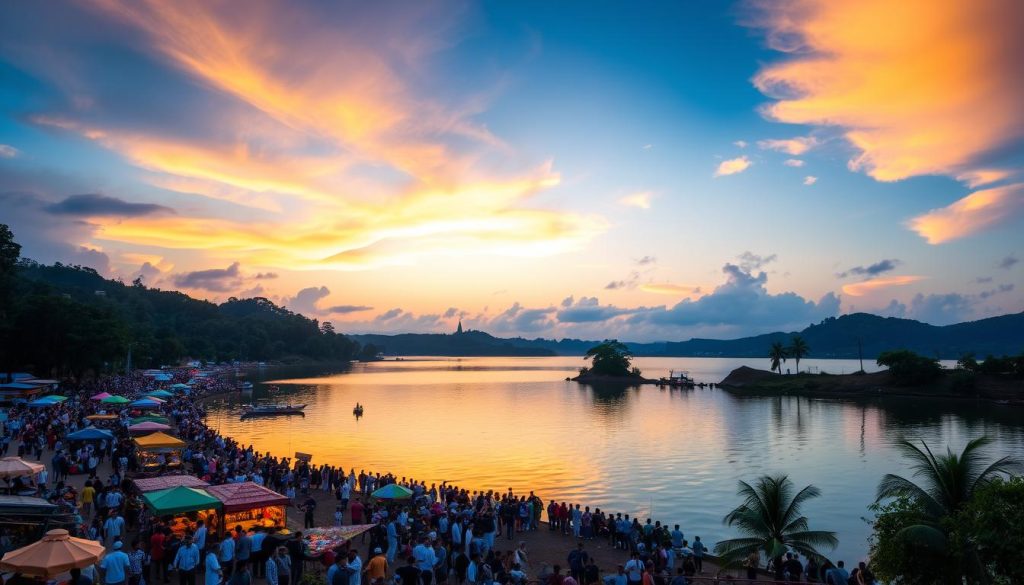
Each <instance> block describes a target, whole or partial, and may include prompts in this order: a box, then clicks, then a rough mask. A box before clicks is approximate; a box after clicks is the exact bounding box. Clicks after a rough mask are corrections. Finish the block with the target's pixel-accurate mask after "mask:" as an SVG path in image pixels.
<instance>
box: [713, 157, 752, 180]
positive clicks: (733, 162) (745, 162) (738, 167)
mask: <svg viewBox="0 0 1024 585" xmlns="http://www.w3.org/2000/svg"><path fill="white" fill-rule="evenodd" d="M752 164H754V163H752V162H750V159H749V158H747V157H746V156H738V157H736V158H731V159H729V160H723V161H722V162H720V163H719V164H718V168H717V169H715V176H716V177H725V176H727V175H735V174H737V173H742V172H743V171H745V170H747V169H748V168H749V167H750V165H752Z"/></svg>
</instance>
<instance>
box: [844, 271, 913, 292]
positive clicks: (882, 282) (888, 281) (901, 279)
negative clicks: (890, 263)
mask: <svg viewBox="0 0 1024 585" xmlns="http://www.w3.org/2000/svg"><path fill="white" fill-rule="evenodd" d="M924 279H925V277H924V276H910V275H908V276H886V277H883V278H876V279H874V280H867V281H864V282H852V283H850V284H844V285H843V294H847V295H850V296H851V297H861V296H864V295H866V294H869V293H872V292H874V291H876V290H883V289H887V288H892V287H894V286H906V285H908V284H913V283H915V282H918V281H920V280H924Z"/></svg>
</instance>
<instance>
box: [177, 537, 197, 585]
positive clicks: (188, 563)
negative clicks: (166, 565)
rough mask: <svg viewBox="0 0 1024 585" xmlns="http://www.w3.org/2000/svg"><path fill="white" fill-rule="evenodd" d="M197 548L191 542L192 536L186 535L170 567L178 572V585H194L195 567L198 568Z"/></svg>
mask: <svg viewBox="0 0 1024 585" xmlns="http://www.w3.org/2000/svg"><path fill="white" fill-rule="evenodd" d="M199 560H200V558H199V547H198V546H196V543H194V542H192V535H191V534H186V535H185V538H184V539H182V542H181V546H179V547H178V552H177V554H175V555H174V562H173V563H171V566H172V567H174V568H175V569H177V570H178V583H180V585H196V567H198V566H199Z"/></svg>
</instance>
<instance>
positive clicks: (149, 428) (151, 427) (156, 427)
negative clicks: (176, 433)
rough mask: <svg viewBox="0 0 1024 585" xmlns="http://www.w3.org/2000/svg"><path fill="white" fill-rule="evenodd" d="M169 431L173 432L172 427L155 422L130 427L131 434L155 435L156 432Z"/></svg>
mask: <svg viewBox="0 0 1024 585" xmlns="http://www.w3.org/2000/svg"><path fill="white" fill-rule="evenodd" d="M169 430H171V427H170V425H165V424H161V423H158V422H153V421H146V422H140V423H139V424H135V425H132V426H130V427H128V432H129V433H155V432H156V431H169Z"/></svg>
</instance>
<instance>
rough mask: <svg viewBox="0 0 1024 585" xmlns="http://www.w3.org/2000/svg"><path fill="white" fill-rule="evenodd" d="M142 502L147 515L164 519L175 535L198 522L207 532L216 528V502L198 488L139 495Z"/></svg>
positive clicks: (179, 534)
mask: <svg viewBox="0 0 1024 585" xmlns="http://www.w3.org/2000/svg"><path fill="white" fill-rule="evenodd" d="M142 499H143V500H144V501H145V502H146V507H147V508H149V510H150V512H152V513H153V515H154V516H158V517H161V518H163V519H165V520H166V521H167V523H168V525H169V526H170V528H171V530H172V531H174V533H175V534H177V535H178V536H182V535H183V534H185V532H186V531H189V530H191V531H194V530H195V529H196V523H197V522H198V521H200V520H202V521H203V522H204V523H205V524H206V526H207V527H208V529H209V530H211V531H212V530H216V529H217V527H218V519H217V516H218V512H220V509H221V503H220V500H218V499H217V498H215V497H213V496H211V495H210V494H208V493H206V492H205V491H203V490H201V489H197V488H190V487H184V486H178V487H173V488H170V489H166V490H159V491H155V492H148V493H145V494H142Z"/></svg>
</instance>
